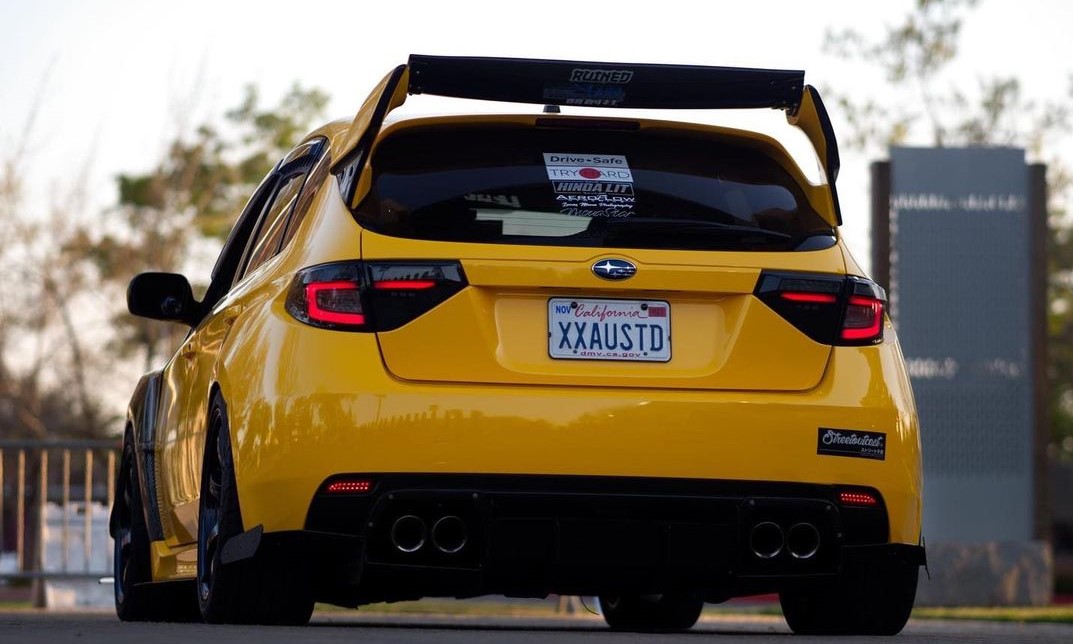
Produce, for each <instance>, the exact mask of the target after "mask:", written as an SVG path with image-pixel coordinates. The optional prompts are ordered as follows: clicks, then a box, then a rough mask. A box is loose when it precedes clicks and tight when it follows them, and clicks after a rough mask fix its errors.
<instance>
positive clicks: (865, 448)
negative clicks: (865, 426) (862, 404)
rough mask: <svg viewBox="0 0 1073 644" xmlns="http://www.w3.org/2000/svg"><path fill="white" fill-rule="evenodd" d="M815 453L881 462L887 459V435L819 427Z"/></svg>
mask: <svg viewBox="0 0 1073 644" xmlns="http://www.w3.org/2000/svg"><path fill="white" fill-rule="evenodd" d="M816 453H817V454H827V455H829V456H850V457H853V458H871V459H875V460H877V461H883V460H886V458H887V435H886V434H884V433H882V432H864V431H860V430H856V429H831V428H829V427H820V428H819V430H818V434H817V437H816Z"/></svg>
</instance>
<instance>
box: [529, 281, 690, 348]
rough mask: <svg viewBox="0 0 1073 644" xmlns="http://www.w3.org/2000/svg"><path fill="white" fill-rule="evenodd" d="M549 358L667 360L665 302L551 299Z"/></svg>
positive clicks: (668, 316) (667, 312) (668, 309)
mask: <svg viewBox="0 0 1073 644" xmlns="http://www.w3.org/2000/svg"><path fill="white" fill-rule="evenodd" d="M548 355H549V356H551V357H552V358H556V359H559V360H625V361H637V362H668V361H669V360H670V359H671V307H670V304H668V303H667V302H664V301H662V300H605V299H585V298H567V297H553V298H551V299H550V300H548Z"/></svg>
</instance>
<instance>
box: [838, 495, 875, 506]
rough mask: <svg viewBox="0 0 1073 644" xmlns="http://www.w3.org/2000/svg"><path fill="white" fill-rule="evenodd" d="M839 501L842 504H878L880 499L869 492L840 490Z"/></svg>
mask: <svg viewBox="0 0 1073 644" xmlns="http://www.w3.org/2000/svg"><path fill="white" fill-rule="evenodd" d="M838 501H839V502H840V503H841V504H842V505H867V506H872V505H878V504H879V499H877V498H876V497H875V495H873V494H869V493H868V492H839V493H838Z"/></svg>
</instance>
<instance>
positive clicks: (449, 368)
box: [111, 55, 924, 633]
mask: <svg viewBox="0 0 1073 644" xmlns="http://www.w3.org/2000/svg"><path fill="white" fill-rule="evenodd" d="M416 94H434V95H441V96H447V97H456V98H466V99H483V100H487V101H505V102H513V103H530V104H534V105H537V106H540V105H543V106H546V107H544V108H543V109H541V108H539V107H535V108H534V109H532V110H531V111H525V110H523V111H522V113H519V114H515V115H491V116H490V115H466V116H439V117H426V118H410V119H394V120H393V119H391V118H387V117H388V113H389V112H390V111H391V110H392V109H394V108H396V107H398V106H399V105H401V104H402V103H403V101H404V100H405V99H406V98H407V96H408V95H416ZM559 106H566V107H567V108H568V109H569V108H574V107H577V108H583V107H587V106H592V107H602V108H658V109H674V108H691V109H721V108H776V109H780V110H784V111H785V112H786V114H787V118H788V119H789V121H790V123H791V124H794V125H796V126H797V127H799V128H800V129H801V130H802V131H803V132H804V133H805V135H806V136H807V137H808V139H809V140H810V141H811V142H812V144H813V146H814V147H815V149H816V152H817V156H818V158H819V160H820V162H821V164H822V167H823V170H824V172H825V173H826V175H827V181H826V182H824V183H822V184H819V185H814V184H812V183H810V182H809V181H808V180H807V179H806V178H805V175H804V174H803V173H802V172H801V170H800V169H799V168H798V166H797V165H796V164H795V163H794V161H793V160H792V159H791V157H790V155H789V154H788V153H787V152H786V150H785V149H784V148H783V147H782V146H781V145H780V144H779V143H778V142H776V141H775V140H773V139H771V138H769V137H767V136H764V135H761V134H757V133H754V132H747V131H740V130H733V129H726V128H719V127H712V126H704V125H696V124H689V123H683V122H677V121H665V120H644V119H635V118H625V117H616V116H610V117H608V116H604V115H603V114H608V113H611V114H615V112H613V111H608V110H604V111H602V112H600V113H598V114H596V115H580V113H581V112H584V110H582V109H570V111H571V112H572V113H570V114H564V113H561V112H560V110H559ZM573 112H577V113H578V114H574V113H573ZM618 114H621V112H619V113H618ZM838 165H839V161H838V151H837V145H836V142H835V139H834V135H833V133H832V130H831V126H830V121H829V119H828V117H827V113H826V111H825V110H824V107H823V104H822V102H821V101H820V97H819V95H818V94H817V93H816V91H815V90H814V89H813V88H812V87H810V86H807V85H805V84H804V73H803V72H799V71H781V70H762V69H735V68H718V67H692V66H672V65H641V64H617V63H616V64H611V63H592V62H572V61H545V60H522V59H495V58H450V57H432V56H416V55H415V56H412V57H411V58H410V59H409V61H408V64H406V65H402V66H399V67H398V68H397V69H395V70H393V71H392V72H391V73H390V74H388V76H387V77H386V78H384V80H383V81H382V82H381V83H380V84H379V85H378V86H377V87H376V88H375V90H374V91H373V92H372V94H371V96H370V97H369V99H368V100H367V101H366V103H365V104H364V105H363V106H362V107H361V109H360V111H359V112H358V113H357V116H356V117H355V118H354V119H353V121H352V122H351V121H346V122H336V123H331V124H328V125H326V126H324V127H322V128H320V129H318V130H316V131H315V132H313V133H312V134H310V135H309V136H308V137H307V138H306V139H305V140H304V141H303V142H302V143H301V144H300V145H299V146H297V147H296V148H295V149H294V150H293V151H292V152H290V153H289V154H288V155H287V156H286V157H285V158H284V159H282V160H280V162H279V163H278V165H277V166H276V167H275V169H273V170H272V172H271V173H270V174H269V175H268V176H267V177H265V179H264V181H263V183H262V184H261V185H260V187H259V188H258V189H257V190H256V192H255V193H254V194H253V196H252V198H251V199H250V201H249V204H248V205H247V206H246V208H245V209H244V211H243V212H242V213H241V214H240V215H239V216H238V218H237V223H236V224H235V227H234V230H233V231H232V232H231V235H230V237H229V238H228V239H227V241H226V243H225V245H224V248H223V251H222V252H221V254H220V256H219V259H218V260H217V262H216V265H215V268H214V269H213V272H212V280H211V285H210V286H209V288H208V292H207V293H206V295H205V296H204V299H203V300H202V301H196V300H195V298H194V297H193V295H192V293H191V289H190V285H189V283H188V281H187V279H186V278H185V277H183V276H181V275H174V274H164V273H143V274H141V275H138V276H137V277H135V278H134V280H133V281H132V282H131V285H130V288H129V291H128V305H129V309H130V311H131V313H133V314H135V315H140V316H144V317H149V318H155V319H162V320H173V321H178V322H182V323H185V324H187V325H189V326H190V328H191V332H190V334H189V335H188V336H187V338H186V340H185V341H184V342H183V343H182V346H180V347H179V349H178V351H176V353H175V355H174V357H172V358H171V360H170V361H169V362H168V364H167V365H166V366H164V368H163V369H162V370H160V371H157V372H153V373H150V374H148V375H146V376H145V377H143V379H142V380H141V382H140V383H139V384H138V387H137V389H136V391H135V393H134V396H133V398H132V401H131V404H130V411H129V415H128V418H127V426H126V437H125V448H124V456H123V459H122V468H121V475H120V477H119V483H118V489H117V495H116V499H117V500H116V504H115V507H114V509H113V514H112V523H111V529H112V533H113V535H114V536H115V538H116V556H115V566H116V575H115V588H116V608H117V612H118V614H119V616H120V617H121V618H122V619H125V620H144V619H194V618H197V617H198V616H200V617H201V618H203V619H205V620H206V621H208V622H214V623H218V622H254V623H281V624H303V623H305V622H307V621H308V619H309V617H310V613H311V611H312V609H313V604H314V602H315V601H320V602H329V603H333V604H338V605H342V606H358V605H362V604H367V603H371V602H382V601H397V600H410V599H417V598H420V597H426V596H451V597H473V596H478V595H484V594H501V595H507V596H511V597H546V596H547V595H549V594H552V593H555V594H572V595H595V596H598V597H599V599H600V605H601V607H602V610H603V615H604V617H605V618H606V621H607V623H608V624H609V625H610V626H611V627H612V628H615V629H623V630H680V629H687V628H689V627H691V626H692V625H693V624H694V622H695V621H696V620H697V617H698V615H699V613H700V610H701V608H702V606H703V604H704V603H705V602H720V601H724V600H726V599H728V598H731V597H735V596H742V595H752V594H758V593H778V594H779V595H780V598H781V603H782V606H783V610H784V612H785V615H786V619H787V621H788V622H789V625H790V627H791V628H792V629H793V630H794V631H796V632H799V633H896V632H898V631H900V630H901V628H902V626H903V625H904V624H905V622H906V619H907V618H908V615H909V612H910V609H911V608H912V605H913V599H914V594H915V590H916V583H917V574H918V568H919V566H920V565H922V564H923V563H924V550H923V547H922V543H923V541H922V538H921V473H920V440H919V436H918V427H917V416H916V411H915V408H914V403H913V396H912V392H911V390H910V386H909V380H908V378H907V375H906V371H905V367H904V365H903V361H902V356H901V352H900V350H899V347H898V341H897V338H896V335H895V332H894V329H893V328H892V326H891V323H890V320H889V319H888V318H887V316H886V315H885V308H886V295H885V293H884V291H883V289H882V288H880V287H879V286H877V285H876V284H875V283H874V282H872V281H870V280H869V279H868V278H867V277H866V276H865V275H864V273H863V272H862V270H861V269H860V267H859V266H858V265H857V264H856V263H855V262H854V260H853V258H852V257H851V256H850V253H849V251H848V250H847V248H846V246H845V244H844V242H843V240H842V239H841V237H840V235H839V232H838V226H839V225H840V223H841V214H840V211H839V207H838V199H837V195H836V192H835V183H834V179H835V177H836V175H837V172H838Z"/></svg>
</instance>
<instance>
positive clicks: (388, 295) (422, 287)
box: [286, 261, 466, 332]
mask: <svg viewBox="0 0 1073 644" xmlns="http://www.w3.org/2000/svg"><path fill="white" fill-rule="evenodd" d="M465 286H466V278H465V276H464V275H463V273H462V266H461V264H460V263H459V262H455V261H400V262H360V261H351V262H333V263H331V264H321V265H318V266H311V267H309V268H305V269H302V270H300V271H298V274H297V275H295V277H294V282H293V283H292V284H291V289H290V292H289V293H288V294H287V302H286V308H287V312H289V313H290V314H291V315H292V316H293V317H294V318H295V319H296V320H299V321H301V322H305V323H306V324H309V325H311V326H316V327H321V328H325V329H333V330H337V331H366V332H368V331H390V330H392V329H396V328H398V327H400V326H402V325H404V324H406V323H408V322H410V321H411V320H413V319H414V318H416V317H418V316H420V315H422V314H424V313H426V312H428V311H429V310H431V309H432V308H433V307H435V306H438V305H439V304H440V303H442V302H443V301H444V300H446V299H447V298H449V297H451V296H452V295H454V294H455V293H457V292H458V291H460V290H462V289H463V288H464V287H465Z"/></svg>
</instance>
